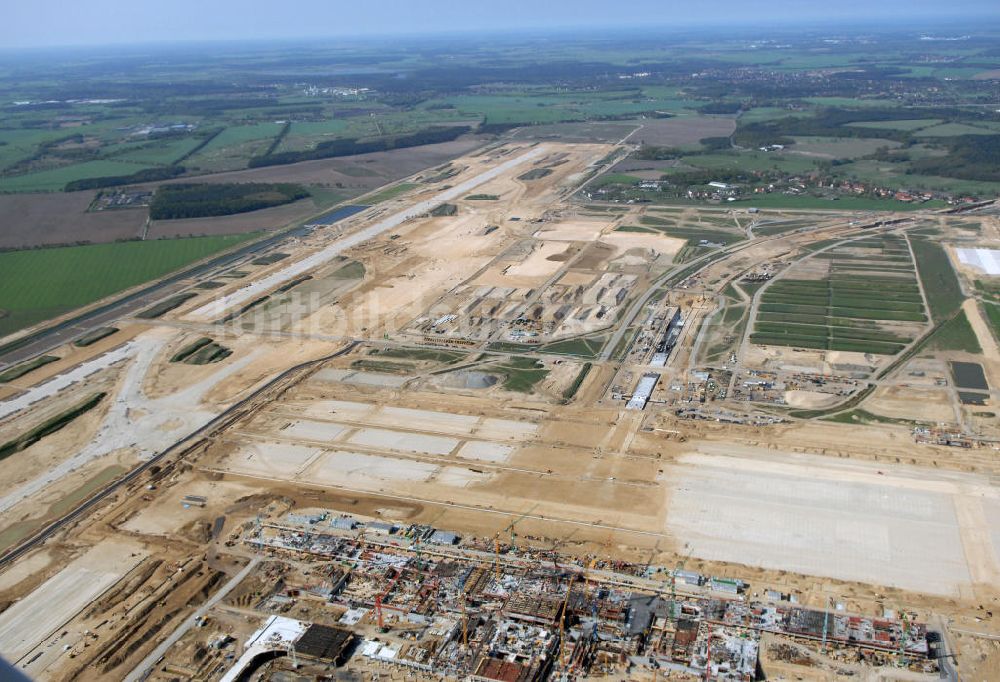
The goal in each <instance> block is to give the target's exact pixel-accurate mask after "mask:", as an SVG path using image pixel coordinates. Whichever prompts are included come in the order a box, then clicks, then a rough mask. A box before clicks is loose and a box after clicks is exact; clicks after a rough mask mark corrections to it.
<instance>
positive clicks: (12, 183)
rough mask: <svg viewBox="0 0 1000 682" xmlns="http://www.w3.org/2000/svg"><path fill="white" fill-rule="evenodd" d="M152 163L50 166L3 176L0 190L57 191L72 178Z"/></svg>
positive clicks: (128, 171)
mask: <svg viewBox="0 0 1000 682" xmlns="http://www.w3.org/2000/svg"><path fill="white" fill-rule="evenodd" d="M154 165H155V164H148V163H147V164H142V163H131V162H129V161H106V160H101V161H86V162H84V163H77V164H73V165H71V166H64V167H62V168H52V169H49V170H44V171H38V172H36V173H26V174H25V175H9V176H7V177H5V178H0V192H58V191H61V190H62V188H63V187H65V186H66V183H68V182H72V181H73V180H82V179H84V178H96V177H105V176H115V175H131V174H132V173H135V172H136V171H140V170H143V169H146V168H151V167H153V166H154Z"/></svg>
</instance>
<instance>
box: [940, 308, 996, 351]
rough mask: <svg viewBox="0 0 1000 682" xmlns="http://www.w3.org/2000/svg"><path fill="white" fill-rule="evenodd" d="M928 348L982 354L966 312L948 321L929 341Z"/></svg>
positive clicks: (961, 312)
mask: <svg viewBox="0 0 1000 682" xmlns="http://www.w3.org/2000/svg"><path fill="white" fill-rule="evenodd" d="M926 347H927V348H929V349H931V350H957V351H964V352H966V353H982V352H983V349H982V347H981V346H980V345H979V339H978V338H977V337H976V332H975V330H974V329H973V328H972V325H971V324H970V323H969V318H968V317H966V316H965V311H964V310H963V311H960V312H959V313H958V314H957V315H955V316H954V317H952V318H951V319H950V320H947V321H946V322H945V323H944V324H942V325H941V326H940V327H938V328H937V330H935V332H934V333H933V334H931V336H930V337H929V338H928V339H927V345H926Z"/></svg>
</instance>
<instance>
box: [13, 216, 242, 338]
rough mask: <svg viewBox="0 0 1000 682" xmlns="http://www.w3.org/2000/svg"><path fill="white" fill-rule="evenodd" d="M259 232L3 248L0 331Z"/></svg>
mask: <svg viewBox="0 0 1000 682" xmlns="http://www.w3.org/2000/svg"><path fill="white" fill-rule="evenodd" d="M255 236H256V235H255V234H249V235H232V236H219V237H191V238H186V239H162V240H153V241H144V242H140V241H134V242H116V243H112V244H93V245H88V246H70V247H60V248H54V249H36V250H31V251H13V252H9V253H0V310H4V311H6V313H7V314H6V316H2V317H0V336H4V335H7V334H10V333H12V332H15V331H17V330H19V329H24V328H25V327H29V326H31V325H34V324H37V323H39V322H43V321H45V320H47V319H50V318H52V317H55V316H57V315H61V314H63V313H65V312H68V311H70V310H73V309H74V308H79V307H81V306H85V305H88V304H90V303H93V302H95V301H98V300H100V299H102V298H104V297H106V296H110V295H111V294H115V293H117V292H119V291H123V290H125V289H128V288H130V287H133V286H136V285H138V284H142V283H144V282H147V281H149V280H152V279H155V278H157V277H161V276H163V275H166V274H167V273H169V272H172V271H174V270H177V269H178V268H181V267H183V266H185V265H187V264H189V263H192V262H194V261H197V260H200V259H202V258H205V257H207V256H210V255H212V254H214V253H217V252H219V251H222V250H224V249H228V248H231V247H233V246H236V245H237V244H239V243H240V242H243V241H246V240H247V239H250V238H252V237H255Z"/></svg>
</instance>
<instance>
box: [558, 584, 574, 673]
mask: <svg viewBox="0 0 1000 682" xmlns="http://www.w3.org/2000/svg"><path fill="white" fill-rule="evenodd" d="M575 579H576V576H575V575H570V577H569V582H568V583H567V585H566V598H565V599H563V604H562V612H561V613H560V614H559V665H560V667H562V668H565V667H566V619H567V618H568V616H569V614H568V613H567V610H568V609H569V595H570V594H571V593H572V592H573V581H574V580H575Z"/></svg>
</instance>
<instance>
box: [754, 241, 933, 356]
mask: <svg viewBox="0 0 1000 682" xmlns="http://www.w3.org/2000/svg"><path fill="white" fill-rule="evenodd" d="M904 248H905V243H904V242H903V241H902V240H899V239H895V238H883V239H877V238H873V239H869V240H863V241H860V242H852V243H850V244H848V245H845V246H841V247H837V248H834V249H831V250H830V251H827V252H824V253H822V254H819V255H817V256H814V258H819V259H821V260H828V261H829V262H830V264H831V274H830V276H828V277H827V278H826V279H822V280H812V279H809V280H806V279H791V278H785V279H780V280H777V281H775V282H774V283H773V284H771V285H770V286H769V287H768V288H767V289H766V290H765V291H764V294H763V297H762V298H761V303H760V306H759V309H758V315H757V319H756V320H754V328H753V333H752V334H751V336H750V338H751V340H752V341H753V342H754V343H758V344H765V345H781V346H792V347H800V348H816V349H821V350H843V351H858V352H865V353H879V354H885V355H895V354H897V353H899V352H900V351H902V350H903V348H904V347H905V346H906V345H907V344H909V343H910V342H911V341H912V336H911V335H908V334H905V333H901V332H900V329H899V327H898V326H896V327H893V326H892V325H893V324H894V323H896V322H926V320H927V317H926V314H925V310H924V304H923V298H921V296H920V290H919V287H918V285H917V281H916V278H915V275H914V273H913V272H912V271H906V273H905V274H908V275H909V276H908V277H904V276H900V277H887V276H880V275H879V274H877V273H878V272H879V271H878V270H874V271H872V272H871V274H866V273H865V272H864V271H861V272H858V273H853V274H850V275H841V274H838V272H837V271H836V269H835V268H834V267H833V266H835V265H837V264H840V263H847V264H851V263H854V262H855V261H856V260H858V259H863V258H864V257H862V256H858V255H857V252H858V250H859V249H861V250H871V251H873V252H875V253H874V254H873V256H872V258H871V259H865V260H867V261H868V262H874V263H876V264H877V261H878V260H880V259H883V258H896V257H897V256H896V255H895V254H899V256H898V257H899V258H903V257H904V254H905V258H906V260H905V261H904V262H905V263H906V265H907V266H909V265H910V264H909V259H908V253H909V252H908V251H903V250H902V249H904Z"/></svg>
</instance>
